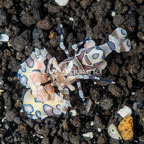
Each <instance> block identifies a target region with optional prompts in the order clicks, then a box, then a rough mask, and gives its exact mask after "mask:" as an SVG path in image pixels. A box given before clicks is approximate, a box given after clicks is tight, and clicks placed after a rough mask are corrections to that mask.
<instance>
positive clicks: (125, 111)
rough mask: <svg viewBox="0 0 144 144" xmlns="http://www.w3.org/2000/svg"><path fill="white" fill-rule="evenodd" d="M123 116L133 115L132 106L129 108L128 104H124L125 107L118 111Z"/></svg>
mask: <svg viewBox="0 0 144 144" xmlns="http://www.w3.org/2000/svg"><path fill="white" fill-rule="evenodd" d="M117 113H118V114H119V115H120V116H121V117H123V118H124V117H125V116H127V115H131V114H132V110H131V108H129V107H128V106H124V107H123V108H121V109H120V110H119V111H118V112H117Z"/></svg>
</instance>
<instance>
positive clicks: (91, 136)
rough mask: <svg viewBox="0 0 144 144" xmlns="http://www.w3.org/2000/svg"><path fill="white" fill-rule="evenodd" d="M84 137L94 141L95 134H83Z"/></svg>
mask: <svg viewBox="0 0 144 144" xmlns="http://www.w3.org/2000/svg"><path fill="white" fill-rule="evenodd" d="M83 137H86V138H90V139H92V138H93V132H88V133H85V134H83Z"/></svg>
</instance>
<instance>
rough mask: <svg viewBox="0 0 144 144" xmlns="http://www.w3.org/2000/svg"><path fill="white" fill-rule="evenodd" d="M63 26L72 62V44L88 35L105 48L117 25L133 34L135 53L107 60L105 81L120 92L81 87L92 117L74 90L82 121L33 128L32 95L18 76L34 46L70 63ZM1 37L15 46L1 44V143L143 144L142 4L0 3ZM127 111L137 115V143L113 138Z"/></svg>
mask: <svg viewBox="0 0 144 144" xmlns="http://www.w3.org/2000/svg"><path fill="white" fill-rule="evenodd" d="M112 11H115V13H116V15H115V16H114V17H112V16H111V12H112ZM70 18H73V19H74V21H71V20H70ZM60 23H62V24H63V27H64V38H65V45H66V47H67V48H68V50H69V52H70V54H71V55H73V51H72V49H71V45H72V44H74V43H77V42H79V41H81V40H83V39H84V38H85V37H88V36H90V37H92V38H93V39H94V40H95V41H96V43H97V45H100V44H103V43H105V42H106V40H107V36H108V34H110V33H111V32H112V31H113V30H114V29H115V28H116V27H118V26H119V27H122V28H125V29H126V30H127V32H128V36H129V38H130V40H131V42H132V49H131V51H129V52H128V53H123V54H117V53H113V54H110V56H109V57H108V58H107V59H106V60H107V62H108V66H107V68H106V69H105V70H104V71H103V75H102V76H103V77H104V78H105V79H110V80H114V81H115V82H116V85H108V84H105V83H103V82H97V85H95V84H94V81H92V80H85V81H84V80H83V81H82V87H83V90H84V93H85V97H89V98H90V99H91V100H92V107H91V109H90V112H89V113H86V110H85V106H84V105H82V104H80V103H81V100H80V98H79V96H78V93H77V91H75V92H74V93H72V94H71V103H72V106H73V109H75V110H76V111H77V113H78V115H77V116H76V117H72V116H71V114H70V112H69V111H68V112H67V114H66V115H61V116H59V117H49V118H46V119H44V120H37V121H34V120H31V119H29V118H28V117H27V116H26V114H25V113H24V112H23V111H22V108H23V107H22V99H23V95H24V93H25V91H26V88H25V87H23V86H22V85H21V84H20V83H19V81H18V80H17V77H16V75H17V71H18V69H19V67H20V64H21V63H22V62H23V61H25V59H26V58H27V57H28V56H29V55H30V53H31V52H32V50H33V49H34V48H35V47H37V48H44V47H45V48H46V49H47V50H48V51H49V52H50V54H51V55H52V56H55V57H56V58H57V60H58V61H62V60H64V59H65V58H66V56H65V55H64V52H63V51H62V50H60V48H59V24H60ZM51 32H54V36H53V38H50V33H51ZM0 33H7V34H8V35H9V36H10V41H9V46H8V45H7V44H6V43H3V44H0V89H3V90H4V92H3V93H2V94H1V95H0V143H1V144H109V143H110V144H120V143H123V144H144V105H143V103H144V96H143V95H144V62H143V58H144V1H143V0H115V1H113V0H99V1H96V0H70V3H69V4H68V5H67V6H65V7H64V8H63V7H59V6H58V5H56V4H55V3H54V0H49V1H48V0H11V1H9V0H1V1H0ZM10 45H11V46H10ZM124 105H127V106H129V107H131V108H132V110H133V114H132V116H133V118H134V139H133V140H132V141H130V142H128V141H127V142H126V141H123V142H121V141H117V140H114V139H112V138H110V137H109V136H108V133H107V127H108V125H109V124H110V123H112V122H114V123H115V124H118V123H119V122H120V120H121V118H120V117H119V116H118V115H117V113H116V112H117V111H118V110H119V109H120V108H121V107H123V106H124ZM92 121H93V122H94V123H93V126H92V125H90V123H91V122H92ZM98 128H100V129H101V131H98ZM87 132H93V135H94V137H93V138H92V139H90V138H84V137H83V136H82V134H83V133H87Z"/></svg>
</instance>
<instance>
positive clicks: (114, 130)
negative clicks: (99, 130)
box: [108, 124, 122, 140]
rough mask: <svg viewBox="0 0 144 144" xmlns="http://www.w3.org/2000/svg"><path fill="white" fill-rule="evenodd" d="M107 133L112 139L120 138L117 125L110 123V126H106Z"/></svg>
mask: <svg viewBox="0 0 144 144" xmlns="http://www.w3.org/2000/svg"><path fill="white" fill-rule="evenodd" d="M108 134H109V136H110V137H111V138H113V139H117V140H121V139H122V138H121V136H120V134H119V132H118V129H117V127H116V126H115V125H114V124H110V126H109V127H108Z"/></svg>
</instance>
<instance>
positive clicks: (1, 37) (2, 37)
mask: <svg viewBox="0 0 144 144" xmlns="http://www.w3.org/2000/svg"><path fill="white" fill-rule="evenodd" d="M0 41H1V42H8V41H9V36H8V35H7V34H0Z"/></svg>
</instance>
